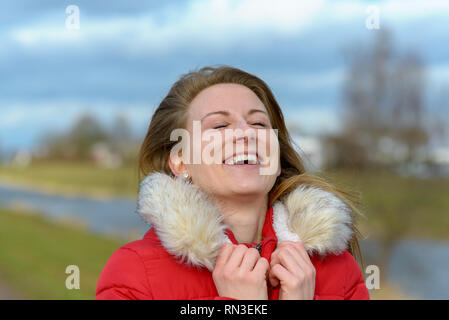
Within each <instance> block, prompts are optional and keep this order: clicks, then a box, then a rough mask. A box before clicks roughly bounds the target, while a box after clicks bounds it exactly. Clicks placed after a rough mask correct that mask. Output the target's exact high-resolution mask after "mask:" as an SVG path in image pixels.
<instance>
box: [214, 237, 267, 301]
mask: <svg viewBox="0 0 449 320" xmlns="http://www.w3.org/2000/svg"><path fill="white" fill-rule="evenodd" d="M269 267H270V265H269V263H268V261H267V259H265V258H263V257H261V256H260V254H259V251H257V249H255V248H248V247H247V246H245V245H243V244H239V245H234V244H230V243H225V244H224V245H223V246H222V247H221V250H220V253H219V254H218V258H217V262H216V264H215V268H214V271H213V272H212V278H213V280H214V283H215V286H216V288H217V291H218V294H219V295H220V296H221V297H229V298H233V299H239V300H267V299H268V294H267V273H268V269H269Z"/></svg>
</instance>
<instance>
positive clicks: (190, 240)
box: [137, 172, 353, 270]
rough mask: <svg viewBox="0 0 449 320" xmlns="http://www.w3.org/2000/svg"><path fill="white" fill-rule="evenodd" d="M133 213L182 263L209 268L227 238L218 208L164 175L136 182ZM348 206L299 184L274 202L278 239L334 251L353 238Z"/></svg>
mask: <svg viewBox="0 0 449 320" xmlns="http://www.w3.org/2000/svg"><path fill="white" fill-rule="evenodd" d="M137 212H138V213H139V215H140V216H141V217H142V218H143V219H144V221H145V222H147V223H148V224H150V225H152V226H153V227H154V228H155V231H156V233H157V235H158V237H159V239H160V241H161V244H162V245H163V246H164V248H165V249H166V250H167V251H168V252H169V253H170V254H172V255H174V256H175V257H176V258H178V259H180V260H181V261H182V262H185V263H187V264H191V265H195V266H198V267H206V268H208V269H209V270H213V267H214V264H215V260H216V257H217V255H218V252H219V250H220V247H221V246H222V245H223V243H225V242H227V241H228V242H229V241H230V240H229V238H228V237H227V236H226V234H225V229H226V228H227V226H226V225H225V224H224V222H223V217H222V215H221V214H220V211H219V209H218V207H217V206H216V205H215V204H214V203H213V202H212V200H211V198H210V197H209V196H208V195H207V194H206V193H204V192H202V191H201V190H200V188H199V187H198V186H196V185H194V184H191V183H188V182H185V181H184V180H182V179H181V178H172V177H171V176H169V175H167V174H165V173H159V172H155V173H151V174H150V175H148V176H147V177H146V178H145V179H144V180H142V182H141V183H140V188H139V196H138V203H137ZM351 224H352V218H351V212H350V209H349V208H348V207H347V206H346V204H344V202H343V201H341V200H340V199H339V198H337V197H336V196H335V195H333V194H332V193H329V192H327V191H324V190H322V189H318V188H314V187H306V186H305V185H301V186H299V187H297V188H296V189H294V190H293V191H291V192H290V193H289V194H288V195H287V196H286V197H284V198H283V201H282V202H281V201H280V200H277V201H276V202H275V203H274V204H273V229H274V230H275V232H276V236H277V238H278V241H279V242H281V241H286V240H289V241H301V242H302V243H303V244H304V246H305V248H306V250H307V251H308V252H309V254H313V253H317V254H319V255H326V254H330V253H334V254H338V253H340V252H342V251H343V250H345V249H346V248H347V245H348V242H349V241H350V239H351V237H352V234H353V233H352V229H351Z"/></svg>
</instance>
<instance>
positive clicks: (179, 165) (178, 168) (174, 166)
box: [168, 154, 187, 176]
mask: <svg viewBox="0 0 449 320" xmlns="http://www.w3.org/2000/svg"><path fill="white" fill-rule="evenodd" d="M168 166H169V167H170V170H171V171H172V172H173V174H174V175H175V176H179V175H181V174H183V173H185V172H187V168H186V166H185V165H184V163H183V162H182V161H181V160H180V158H179V157H175V158H173V157H172V154H170V155H169V157H168Z"/></svg>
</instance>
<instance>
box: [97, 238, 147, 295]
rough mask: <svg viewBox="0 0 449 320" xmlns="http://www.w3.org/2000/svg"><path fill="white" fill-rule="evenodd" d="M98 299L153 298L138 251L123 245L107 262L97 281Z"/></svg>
mask: <svg viewBox="0 0 449 320" xmlns="http://www.w3.org/2000/svg"><path fill="white" fill-rule="evenodd" d="M95 299H96V300H149V299H153V297H152V294H151V288H150V285H149V283H148V280H147V277H146V274H145V268H144V265H143V262H142V260H141V258H140V256H139V255H138V253H137V252H136V251H134V250H132V249H130V248H126V247H122V248H120V249H118V250H117V251H115V252H114V253H113V254H112V256H111V257H110V258H109V260H108V262H107V263H106V265H105V267H104V269H103V271H102V272H101V275H100V278H99V279H98V283H97V290H96V296H95Z"/></svg>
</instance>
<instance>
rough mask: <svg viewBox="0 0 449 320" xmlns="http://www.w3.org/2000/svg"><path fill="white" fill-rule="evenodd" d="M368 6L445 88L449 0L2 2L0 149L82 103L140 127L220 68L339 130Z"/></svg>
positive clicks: (294, 116) (304, 117)
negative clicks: (239, 73)
mask: <svg viewBox="0 0 449 320" xmlns="http://www.w3.org/2000/svg"><path fill="white" fill-rule="evenodd" d="M70 5H76V6H77V7H78V8H79V29H71V28H68V27H67V26H66V20H67V19H68V17H69V16H70V15H73V11H70V12H68V13H67V12H66V9H67V7H68V6H70ZM373 5H374V6H376V7H377V8H378V9H379V10H380V11H379V13H380V21H379V22H380V28H381V29H382V28H388V29H390V30H391V31H392V32H393V37H394V41H395V48H397V49H398V50H403V51H408V50H413V51H418V52H419V53H420V54H421V56H422V57H423V60H424V62H425V63H426V69H427V76H428V79H429V83H430V86H431V90H430V92H438V91H439V90H440V89H441V88H443V87H444V86H449V45H447V43H449V41H448V40H449V23H448V21H449V1H447V0H422V1H416V0H388V1H367V0H366V1H355V0H351V1H350V0H341V1H336V0H327V1H326V0H311V1H305V0H302V1H297V0H286V1H276V2H273V1H272V0H239V1H237V0H234V1H233V0H207V1H205V0H191V1H180V0H178V1H142V0H126V1H112V0H83V1H80V0H79V1H75V0H70V1H62V0H53V1H50V0H40V1H34V0H27V1H23V0H22V1H21V0H10V1H2V4H1V9H0V148H5V149H9V150H12V149H16V148H28V147H33V146H34V144H35V143H36V141H37V140H38V138H39V136H40V134H41V133H42V132H44V131H48V130H64V129H66V128H68V127H69V126H70V125H71V123H72V122H73V121H74V120H75V119H76V118H77V117H78V116H79V115H80V114H81V113H82V112H84V111H90V112H92V113H94V114H96V115H97V116H98V118H99V119H101V121H103V122H104V123H105V124H107V123H110V121H111V119H113V118H114V117H115V115H116V114H117V113H125V114H126V115H127V116H128V117H129V119H130V120H131V123H132V125H133V128H134V130H135V132H136V133H137V134H142V133H143V132H144V131H145V129H146V127H147V126H148V123H149V120H150V118H151V114H152V112H153V110H154V108H155V107H156V106H157V104H158V103H159V102H160V100H161V99H162V98H163V97H164V96H165V94H166V93H167V91H168V89H169V88H170V86H171V84H172V83H173V82H174V81H176V79H177V78H178V77H179V76H180V75H181V74H183V73H185V72H188V71H189V70H192V69H194V68H198V67H202V66H205V65H217V64H228V65H232V66H235V67H238V68H242V69H244V70H245V71H248V72H250V73H253V74H255V75H257V76H259V77H261V78H262V79H263V80H265V81H266V82H267V83H268V84H269V85H270V86H271V88H272V89H273V91H274V93H275V96H276V98H277V99H278V101H279V103H280V104H281V107H282V109H283V110H284V113H285V115H286V118H288V119H289V121H293V122H295V123H297V124H298V125H299V126H301V127H302V128H303V129H304V130H305V131H307V132H311V133H319V132H324V131H335V130H338V128H339V120H338V119H339V114H340V108H341V98H340V90H341V85H342V81H343V79H344V61H343V56H342V51H343V48H345V47H347V46H348V45H354V44H359V43H360V45H363V44H366V43H369V41H373V39H374V36H375V34H376V32H378V30H375V29H371V30H370V29H368V28H367V27H366V19H367V17H368V16H369V14H370V11H369V9H368V8H369V7H370V6H373ZM367 10H368V11H367ZM73 21H74V20H70V19H69V20H68V22H69V23H72V22H73ZM430 96H431V98H430V103H433V102H432V97H433V95H430Z"/></svg>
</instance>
